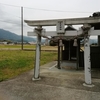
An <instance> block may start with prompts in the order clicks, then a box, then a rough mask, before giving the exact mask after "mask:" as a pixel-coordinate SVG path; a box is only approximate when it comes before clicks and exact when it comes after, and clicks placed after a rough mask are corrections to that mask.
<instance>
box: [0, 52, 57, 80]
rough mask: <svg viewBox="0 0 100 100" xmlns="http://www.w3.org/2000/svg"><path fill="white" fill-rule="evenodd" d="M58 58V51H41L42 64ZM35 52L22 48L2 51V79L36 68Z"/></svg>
mask: <svg viewBox="0 0 100 100" xmlns="http://www.w3.org/2000/svg"><path fill="white" fill-rule="evenodd" d="M56 59H57V52H41V62H40V64H41V65H43V64H46V63H48V62H51V61H53V60H56ZM34 62H35V52H34V51H20V50H8V51H7V50H4V51H0V81H3V80H6V79H9V78H12V77H15V76H17V75H19V74H21V73H23V72H26V71H29V70H31V69H33V68H34Z"/></svg>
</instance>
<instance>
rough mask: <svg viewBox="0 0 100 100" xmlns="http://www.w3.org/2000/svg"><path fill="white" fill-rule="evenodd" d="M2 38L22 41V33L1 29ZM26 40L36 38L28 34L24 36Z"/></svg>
mask: <svg viewBox="0 0 100 100" xmlns="http://www.w3.org/2000/svg"><path fill="white" fill-rule="evenodd" d="M0 40H11V41H13V42H20V41H21V35H17V34H15V33H12V32H10V31H7V30H4V29H0ZM23 41H24V42H31V41H33V42H36V38H31V37H27V36H23Z"/></svg>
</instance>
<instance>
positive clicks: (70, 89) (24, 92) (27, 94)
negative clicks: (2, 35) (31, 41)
mask: <svg viewBox="0 0 100 100" xmlns="http://www.w3.org/2000/svg"><path fill="white" fill-rule="evenodd" d="M55 64H56V62H51V63H49V64H46V65H44V66H41V71H40V72H41V73H40V76H41V80H40V81H32V77H33V70H32V71H29V72H26V73H24V74H22V75H20V76H18V77H16V78H13V79H10V80H7V81H4V82H1V83H0V100H100V78H97V77H94V78H92V81H93V84H94V85H95V86H94V87H92V88H88V87H84V86H83V83H84V71H83V70H76V69H69V68H68V69H67V68H66V69H64V68H63V69H61V70H59V69H57V68H56V67H54V66H53V65H55Z"/></svg>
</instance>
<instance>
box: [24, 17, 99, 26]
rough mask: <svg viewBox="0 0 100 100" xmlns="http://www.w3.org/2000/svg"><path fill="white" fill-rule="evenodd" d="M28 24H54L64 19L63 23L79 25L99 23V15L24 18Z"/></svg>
mask: <svg viewBox="0 0 100 100" xmlns="http://www.w3.org/2000/svg"><path fill="white" fill-rule="evenodd" d="M24 21H25V23H27V24H28V25H29V26H56V25H57V22H58V21H64V24H65V25H80V24H90V23H100V17H85V18H70V19H52V20H24Z"/></svg>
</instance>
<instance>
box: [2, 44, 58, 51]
mask: <svg viewBox="0 0 100 100" xmlns="http://www.w3.org/2000/svg"><path fill="white" fill-rule="evenodd" d="M11 48H14V49H15V48H17V49H21V45H0V49H11ZM35 48H36V45H35V44H34V45H23V49H35ZM41 49H42V50H57V49H58V48H57V46H41Z"/></svg>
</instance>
